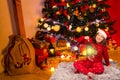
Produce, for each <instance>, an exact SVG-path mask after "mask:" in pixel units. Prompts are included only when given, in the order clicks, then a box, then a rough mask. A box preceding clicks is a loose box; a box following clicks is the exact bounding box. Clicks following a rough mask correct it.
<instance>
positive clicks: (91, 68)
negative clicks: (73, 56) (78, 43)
mask: <svg viewBox="0 0 120 80" xmlns="http://www.w3.org/2000/svg"><path fill="white" fill-rule="evenodd" d="M74 67H75V68H76V70H77V71H78V72H81V73H83V74H86V75H87V74H88V72H92V73H94V74H101V73H103V71H104V66H103V64H102V63H101V62H92V61H90V60H88V59H87V60H79V61H76V62H74Z"/></svg>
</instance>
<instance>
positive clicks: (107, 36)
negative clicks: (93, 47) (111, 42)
mask: <svg viewBox="0 0 120 80" xmlns="http://www.w3.org/2000/svg"><path fill="white" fill-rule="evenodd" d="M97 33H100V34H102V35H103V37H104V38H105V39H107V38H109V37H110V34H109V33H108V32H107V31H105V30H103V29H100V30H98V31H97Z"/></svg>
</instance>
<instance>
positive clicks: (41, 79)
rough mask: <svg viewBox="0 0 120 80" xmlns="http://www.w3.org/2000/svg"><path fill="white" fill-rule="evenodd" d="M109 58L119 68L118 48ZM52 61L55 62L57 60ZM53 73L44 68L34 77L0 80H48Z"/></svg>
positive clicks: (23, 76) (2, 75) (3, 77)
mask: <svg viewBox="0 0 120 80" xmlns="http://www.w3.org/2000/svg"><path fill="white" fill-rule="evenodd" d="M109 56H110V59H112V60H114V61H117V62H118V65H119V67H120V47H119V48H117V49H116V50H110V51H109ZM81 59H82V58H81ZM53 60H54V61H57V58H56V59H53ZM56 63H57V62H54V64H56ZM56 67H57V66H56ZM53 70H54V69H53ZM53 72H54V71H50V67H49V68H45V69H44V70H40V72H39V74H34V75H31V74H29V75H21V76H15V77H13V78H12V77H11V76H5V75H4V74H0V80H16V79H17V80H21V79H20V78H22V80H26V79H27V80H49V79H50V77H51V75H52V74H53Z"/></svg>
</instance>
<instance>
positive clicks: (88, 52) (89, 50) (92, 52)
mask: <svg viewBox="0 0 120 80" xmlns="http://www.w3.org/2000/svg"><path fill="white" fill-rule="evenodd" d="M95 54H96V50H95V48H94V47H93V46H92V45H90V43H88V45H87V46H86V55H87V56H92V55H95Z"/></svg>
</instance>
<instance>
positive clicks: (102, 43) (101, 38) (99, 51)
mask: <svg viewBox="0 0 120 80" xmlns="http://www.w3.org/2000/svg"><path fill="white" fill-rule="evenodd" d="M108 37H109V34H108V32H106V31H104V30H102V29H100V30H98V32H97V34H96V35H95V37H94V38H93V39H91V38H89V37H88V36H82V37H80V38H78V42H79V43H84V44H87V43H88V41H89V42H90V44H91V45H92V46H93V47H94V48H95V50H96V51H95V54H94V55H90V56H88V57H87V59H86V60H78V61H76V62H74V67H75V69H76V72H78V73H79V72H81V73H83V74H86V75H88V76H89V77H92V76H93V75H94V74H102V73H103V72H104V66H103V63H102V60H103V58H104V61H105V65H106V66H108V65H109V56H108V52H107V46H106V40H107V38H108Z"/></svg>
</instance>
